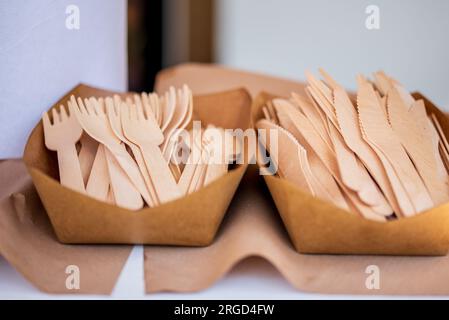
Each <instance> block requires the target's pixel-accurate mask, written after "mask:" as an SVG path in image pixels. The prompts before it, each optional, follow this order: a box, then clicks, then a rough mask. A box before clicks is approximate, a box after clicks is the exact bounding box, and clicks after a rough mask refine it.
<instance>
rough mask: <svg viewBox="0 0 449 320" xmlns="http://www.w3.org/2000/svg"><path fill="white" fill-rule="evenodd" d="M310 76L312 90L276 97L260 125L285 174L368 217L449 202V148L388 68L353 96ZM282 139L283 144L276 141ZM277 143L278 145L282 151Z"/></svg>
mask: <svg viewBox="0 0 449 320" xmlns="http://www.w3.org/2000/svg"><path fill="white" fill-rule="evenodd" d="M320 72H321V75H322V78H323V79H324V80H320V79H317V78H315V77H314V76H313V75H312V74H309V73H308V74H307V87H306V94H305V95H300V94H297V93H292V95H291V97H290V98H289V99H273V100H272V101H269V102H267V103H266V105H265V106H264V107H263V114H264V119H261V120H259V121H258V122H257V124H256V126H257V128H258V129H266V130H277V133H278V139H277V141H275V140H273V139H270V141H268V139H265V140H264V141H263V142H262V143H263V144H264V146H265V149H266V150H267V151H268V152H269V151H270V149H271V150H278V151H277V152H270V157H271V159H272V161H273V162H274V163H276V164H277V174H278V175H279V176H280V177H281V178H285V179H287V180H289V181H291V182H292V183H294V184H296V185H297V186H298V187H299V188H301V189H302V190H304V191H306V192H309V193H311V194H312V195H314V196H317V197H319V198H321V199H325V200H328V201H330V202H333V203H334V204H335V205H337V206H338V207H341V208H344V209H346V210H348V211H351V212H355V213H358V214H360V215H362V216H363V217H365V218H367V219H372V220H376V221H388V220H391V219H395V218H402V217H410V216H413V215H415V214H417V213H419V212H422V211H424V210H426V209H429V208H432V207H434V206H438V205H441V204H443V203H446V202H448V200H449V185H448V168H449V153H448V151H449V145H448V142H447V140H446V137H445V135H444V133H443V131H442V129H441V126H440V124H439V123H438V120H437V118H436V117H435V115H433V114H430V115H427V113H426V108H425V105H424V102H423V101H422V100H415V99H414V98H413V96H412V95H411V94H410V93H409V92H407V91H406V90H405V89H404V87H403V86H402V85H401V84H400V83H399V82H398V81H396V80H394V79H393V78H391V77H389V76H388V75H386V74H385V73H384V72H377V73H375V74H374V79H373V81H370V80H368V79H366V78H364V77H363V76H359V77H358V78H357V82H358V91H357V96H356V97H353V96H351V95H349V94H348V93H347V92H346V91H345V90H344V88H343V87H342V86H341V85H339V84H338V83H337V82H336V81H335V80H334V79H333V78H332V77H331V76H329V74H327V73H326V72H325V71H323V70H320ZM275 143H276V144H277V145H276V146H275V145H274V144H275ZM275 147H276V148H275Z"/></svg>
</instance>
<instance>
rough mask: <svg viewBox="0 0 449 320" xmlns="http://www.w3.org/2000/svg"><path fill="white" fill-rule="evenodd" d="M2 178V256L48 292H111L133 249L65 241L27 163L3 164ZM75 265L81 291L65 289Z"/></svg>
mask: <svg viewBox="0 0 449 320" xmlns="http://www.w3.org/2000/svg"><path fill="white" fill-rule="evenodd" d="M0 181H1V182H2V184H1V189H0V199H1V200H0V252H1V254H2V256H3V257H4V258H5V259H6V260H7V261H8V262H9V263H10V264H11V265H12V266H13V267H14V268H15V269H17V270H18V271H19V272H20V273H21V274H22V275H23V276H24V277H25V278H26V279H28V280H29V281H30V282H31V283H32V284H34V285H35V286H36V287H37V288H38V289H40V290H42V291H44V292H48V293H89V294H110V293H111V292H112V290H113V288H114V285H115V283H116V282H117V279H118V277H119V275H120V273H121V271H122V269H123V266H124V265H125V263H126V260H127V259H128V256H129V254H130V252H131V249H132V247H130V246H124V245H121V246H117V245H115V246H112V245H108V246H104V245H103V246H102V245H78V246H71V245H63V244H60V243H59V242H58V241H57V239H56V236H55V234H54V231H53V228H52V226H51V224H50V222H49V220H48V217H47V214H46V213H45V210H44V208H43V207H42V204H41V202H40V200H39V197H38V195H37V193H36V190H35V188H34V187H33V184H32V182H31V178H30V176H29V175H28V173H27V172H26V168H25V166H24V164H23V162H22V161H19V160H8V161H3V162H1V163H0ZM71 265H75V266H77V267H78V268H79V271H80V273H79V276H80V288H79V290H77V289H75V290H74V289H72V290H70V289H68V288H67V287H66V280H67V277H68V276H69V274H67V273H66V268H67V267H68V266H71Z"/></svg>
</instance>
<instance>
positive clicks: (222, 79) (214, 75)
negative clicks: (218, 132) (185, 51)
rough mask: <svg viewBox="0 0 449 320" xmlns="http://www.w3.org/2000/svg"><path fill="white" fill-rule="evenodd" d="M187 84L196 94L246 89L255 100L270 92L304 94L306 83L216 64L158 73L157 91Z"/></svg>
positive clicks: (282, 94) (178, 68) (182, 67)
mask: <svg viewBox="0 0 449 320" xmlns="http://www.w3.org/2000/svg"><path fill="white" fill-rule="evenodd" d="M184 83H187V84H188V85H189V87H190V89H192V91H193V93H194V94H208V93H212V92H221V91H226V90H230V89H234V88H239V87H244V88H245V89H246V90H248V92H249V94H250V95H251V96H252V97H255V96H256V95H257V94H258V93H259V92H261V91H263V90H267V91H269V92H271V93H274V94H276V95H279V96H289V95H290V93H291V92H298V93H304V84H303V83H301V82H298V81H292V80H288V79H284V78H279V77H273V76H267V75H263V74H258V73H254V72H247V71H242V70H237V69H230V68H227V67H222V66H220V65H216V64H202V63H185V64H180V65H177V66H174V67H171V68H168V69H164V70H162V71H161V72H159V73H158V74H157V77H156V84H155V91H157V92H164V91H166V90H167V89H168V88H169V87H170V86H176V87H179V86H182V85H183V84H184Z"/></svg>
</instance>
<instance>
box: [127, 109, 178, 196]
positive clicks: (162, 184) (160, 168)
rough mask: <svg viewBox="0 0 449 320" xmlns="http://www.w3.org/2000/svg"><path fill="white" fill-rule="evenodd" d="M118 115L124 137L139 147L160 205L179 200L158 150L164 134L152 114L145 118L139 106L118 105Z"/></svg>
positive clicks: (174, 183) (168, 171)
mask: <svg viewBox="0 0 449 320" xmlns="http://www.w3.org/2000/svg"><path fill="white" fill-rule="evenodd" d="M121 112H122V127H123V131H124V134H125V136H126V138H127V139H129V140H130V141H131V142H132V143H134V144H136V145H138V146H139V147H140V150H141V151H142V154H143V158H144V160H145V164H146V167H147V170H148V173H149V174H150V178H151V181H152V182H153V184H154V187H155V190H156V194H157V197H158V199H159V201H160V203H162V202H168V201H171V200H174V199H176V198H178V197H180V196H181V192H180V191H179V189H178V186H177V184H176V181H175V179H174V177H173V175H172V174H171V172H170V169H169V167H168V164H167V162H166V161H165V159H164V157H163V156H162V153H161V150H160V149H159V145H160V144H162V142H163V141H164V135H163V134H162V131H161V129H160V128H159V125H158V123H157V122H156V119H155V118H154V116H153V115H152V113H151V112H147V114H146V116H145V114H144V112H143V109H142V106H141V105H139V106H136V105H131V104H129V103H128V104H126V103H125V104H122V108H121Z"/></svg>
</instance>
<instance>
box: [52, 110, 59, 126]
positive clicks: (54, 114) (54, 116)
mask: <svg viewBox="0 0 449 320" xmlns="http://www.w3.org/2000/svg"><path fill="white" fill-rule="evenodd" d="M51 115H52V117H53V124H57V123H59V122H60V119H59V114H58V111H56V109H52V110H51Z"/></svg>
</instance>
